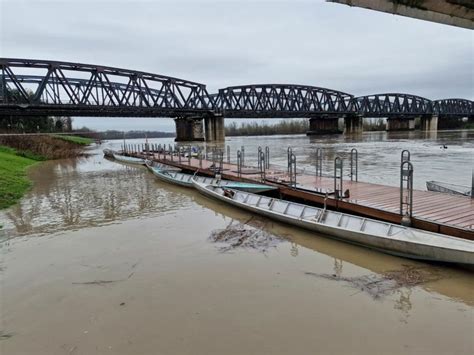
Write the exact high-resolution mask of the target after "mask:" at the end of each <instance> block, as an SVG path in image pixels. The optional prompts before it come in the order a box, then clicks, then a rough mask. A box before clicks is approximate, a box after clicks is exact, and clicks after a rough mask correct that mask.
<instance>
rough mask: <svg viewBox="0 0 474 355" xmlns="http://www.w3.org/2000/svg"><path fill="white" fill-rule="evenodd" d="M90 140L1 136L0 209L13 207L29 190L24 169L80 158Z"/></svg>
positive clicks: (62, 137)
mask: <svg viewBox="0 0 474 355" xmlns="http://www.w3.org/2000/svg"><path fill="white" fill-rule="evenodd" d="M91 143H92V140H91V139H88V138H82V137H73V136H71V137H69V136H61V137H52V136H37V137H31V136H29V137H23V136H3V137H1V138H0V209H4V208H7V207H10V206H12V205H14V204H15V203H16V202H17V201H18V200H19V199H20V198H21V197H22V196H23V195H24V194H25V193H26V191H28V189H29V188H30V187H31V181H30V180H29V179H28V177H27V171H28V169H29V168H30V167H31V166H33V165H35V164H37V163H38V162H41V161H45V160H53V159H61V158H73V157H78V156H81V155H84V154H85V153H84V148H85V147H86V146H87V145H89V144H91Z"/></svg>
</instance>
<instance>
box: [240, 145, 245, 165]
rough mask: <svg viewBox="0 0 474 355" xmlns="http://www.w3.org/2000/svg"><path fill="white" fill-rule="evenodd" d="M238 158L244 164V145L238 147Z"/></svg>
mask: <svg viewBox="0 0 474 355" xmlns="http://www.w3.org/2000/svg"><path fill="white" fill-rule="evenodd" d="M240 160H241V165H242V166H244V165H245V147H244V146H242V147H240Z"/></svg>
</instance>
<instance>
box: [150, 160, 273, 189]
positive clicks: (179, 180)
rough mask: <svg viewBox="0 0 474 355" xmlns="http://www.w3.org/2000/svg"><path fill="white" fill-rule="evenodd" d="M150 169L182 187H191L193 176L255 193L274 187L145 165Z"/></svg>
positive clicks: (209, 182)
mask: <svg viewBox="0 0 474 355" xmlns="http://www.w3.org/2000/svg"><path fill="white" fill-rule="evenodd" d="M147 166H148V168H149V169H150V171H151V172H152V173H153V175H155V176H156V177H157V178H158V179H160V180H162V181H166V182H169V183H172V184H176V185H180V186H184V187H193V183H192V180H193V178H194V179H195V180H197V181H199V182H201V183H203V184H214V185H216V184H218V185H219V186H225V187H227V188H231V189H236V190H241V191H251V192H255V193H259V192H265V191H270V190H275V189H276V187H274V186H270V185H264V184H252V183H246V182H239V181H232V180H222V179H217V178H214V177H206V176H198V175H192V174H186V173H181V172H177V171H168V170H162V169H159V168H153V167H151V166H149V165H147Z"/></svg>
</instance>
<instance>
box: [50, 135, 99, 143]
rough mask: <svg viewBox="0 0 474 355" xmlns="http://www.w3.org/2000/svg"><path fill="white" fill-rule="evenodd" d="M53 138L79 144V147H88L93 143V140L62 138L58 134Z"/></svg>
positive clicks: (74, 137) (71, 137)
mask: <svg viewBox="0 0 474 355" xmlns="http://www.w3.org/2000/svg"><path fill="white" fill-rule="evenodd" d="M54 137H56V138H59V139H62V140H65V141H68V142H72V143H76V144H79V145H89V144H92V143H94V140H93V139H91V138H85V137H78V136H63V135H59V134H58V135H55V136H54Z"/></svg>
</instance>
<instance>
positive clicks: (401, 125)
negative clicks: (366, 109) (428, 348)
mask: <svg viewBox="0 0 474 355" xmlns="http://www.w3.org/2000/svg"><path fill="white" fill-rule="evenodd" d="M386 129H387V131H413V130H414V129H415V117H389V118H387V128H386Z"/></svg>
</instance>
